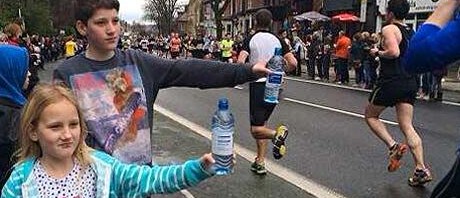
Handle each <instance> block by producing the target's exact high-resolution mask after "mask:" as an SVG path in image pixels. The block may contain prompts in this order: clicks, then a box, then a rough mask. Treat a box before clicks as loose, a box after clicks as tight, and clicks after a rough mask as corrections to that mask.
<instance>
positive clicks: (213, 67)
mask: <svg viewBox="0 0 460 198" xmlns="http://www.w3.org/2000/svg"><path fill="white" fill-rule="evenodd" d="M138 55H139V56H142V58H140V60H143V63H142V64H139V65H142V67H143V69H144V70H145V73H144V75H147V76H145V78H147V79H149V78H150V79H153V80H154V81H157V83H158V84H159V88H167V87H172V86H177V87H197V88H201V89H207V88H220V87H232V86H235V85H238V84H243V83H245V82H248V81H254V80H256V79H258V78H259V76H257V75H256V74H254V73H253V72H252V67H253V66H252V65H247V64H231V63H223V62H217V61H209V60H201V59H185V60H180V59H179V60H168V59H161V58H158V57H155V56H150V55H143V54H138Z"/></svg>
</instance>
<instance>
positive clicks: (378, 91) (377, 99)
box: [369, 79, 417, 107]
mask: <svg viewBox="0 0 460 198" xmlns="http://www.w3.org/2000/svg"><path fill="white" fill-rule="evenodd" d="M416 96H417V82H416V80H415V79H414V80H395V81H391V82H386V83H380V84H379V85H377V86H376V87H375V88H374V90H373V91H372V93H371V95H370V96H369V102H370V103H371V104H373V105H378V106H384V107H393V106H395V105H396V104H397V103H409V104H411V105H414V102H415V98H416Z"/></svg>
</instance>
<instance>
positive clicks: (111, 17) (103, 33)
mask: <svg viewBox="0 0 460 198" xmlns="http://www.w3.org/2000/svg"><path fill="white" fill-rule="evenodd" d="M119 21H120V20H119V18H118V12H117V10H115V9H105V8H101V9H98V10H96V12H94V14H93V16H91V18H89V19H88V23H87V24H86V25H85V24H84V23H83V22H81V21H77V29H78V30H79V32H80V34H82V35H84V36H86V38H87V39H88V43H89V48H92V50H95V51H96V52H101V53H104V52H107V51H112V50H114V49H115V48H116V47H117V42H118V37H119V35H120V31H121V26H120V22H119Z"/></svg>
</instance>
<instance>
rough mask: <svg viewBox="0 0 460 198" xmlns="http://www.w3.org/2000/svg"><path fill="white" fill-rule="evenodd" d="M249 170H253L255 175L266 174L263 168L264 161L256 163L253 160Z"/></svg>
mask: <svg viewBox="0 0 460 198" xmlns="http://www.w3.org/2000/svg"><path fill="white" fill-rule="evenodd" d="M251 171H252V172H254V173H255V174H257V175H266V174H267V169H265V163H264V162H262V163H257V161H254V163H252V164H251Z"/></svg>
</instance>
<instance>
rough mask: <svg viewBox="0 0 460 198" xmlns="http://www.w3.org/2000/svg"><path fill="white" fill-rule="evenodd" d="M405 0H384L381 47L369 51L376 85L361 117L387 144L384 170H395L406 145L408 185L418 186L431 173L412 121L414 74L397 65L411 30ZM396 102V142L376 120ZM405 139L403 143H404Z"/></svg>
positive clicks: (423, 182) (414, 91)
mask: <svg viewBox="0 0 460 198" xmlns="http://www.w3.org/2000/svg"><path fill="white" fill-rule="evenodd" d="M409 7H410V6H409V3H408V2H407V0H390V1H389V2H388V8H387V10H388V13H387V15H386V16H387V22H388V25H387V26H385V27H384V28H383V29H382V36H383V42H382V48H383V50H382V51H379V50H378V49H376V48H374V49H371V54H374V55H375V56H378V57H380V61H381V66H380V76H379V79H378V82H377V86H376V88H375V89H374V90H373V91H372V93H371V95H370V97H369V104H368V106H367V107H366V111H365V119H366V123H367V124H368V125H369V127H370V128H371V130H372V132H374V134H375V135H376V136H377V137H379V138H380V139H381V140H382V141H383V142H384V143H385V144H386V145H387V147H388V148H389V164H388V171H389V172H393V171H396V170H397V169H398V168H399V167H400V166H401V162H400V160H401V158H402V157H403V154H404V153H405V152H406V151H407V149H408V146H407V145H409V148H410V151H411V152H412V155H413V157H414V160H415V170H414V172H413V175H412V176H410V177H409V185H411V186H419V185H423V184H425V183H427V182H430V181H431V180H432V175H431V173H430V171H429V170H428V168H427V167H426V166H425V162H424V160H423V147H422V139H421V138H420V136H419V135H418V134H417V132H416V131H415V129H414V127H413V125H412V117H413V105H414V101H415V96H416V93H417V83H416V78H415V76H414V75H409V74H407V73H406V72H405V71H404V70H403V69H402V66H401V65H400V57H401V56H402V55H403V54H404V52H405V51H406V48H407V45H408V43H409V39H410V38H411V36H412V35H413V30H412V29H411V28H410V27H409V26H407V25H406V24H404V23H403V22H402V21H403V20H404V18H406V16H407V13H408V12H409ZM392 106H396V116H397V120H398V123H399V126H400V129H401V131H402V132H403V134H404V136H405V138H406V140H405V141H404V142H405V143H398V142H396V141H395V140H394V138H393V137H392V136H391V135H390V133H389V132H388V130H387V129H386V127H385V125H384V124H383V123H382V122H381V121H380V120H379V117H380V115H381V114H382V112H383V110H385V109H386V108H387V107H392ZM406 143H407V145H406Z"/></svg>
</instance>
